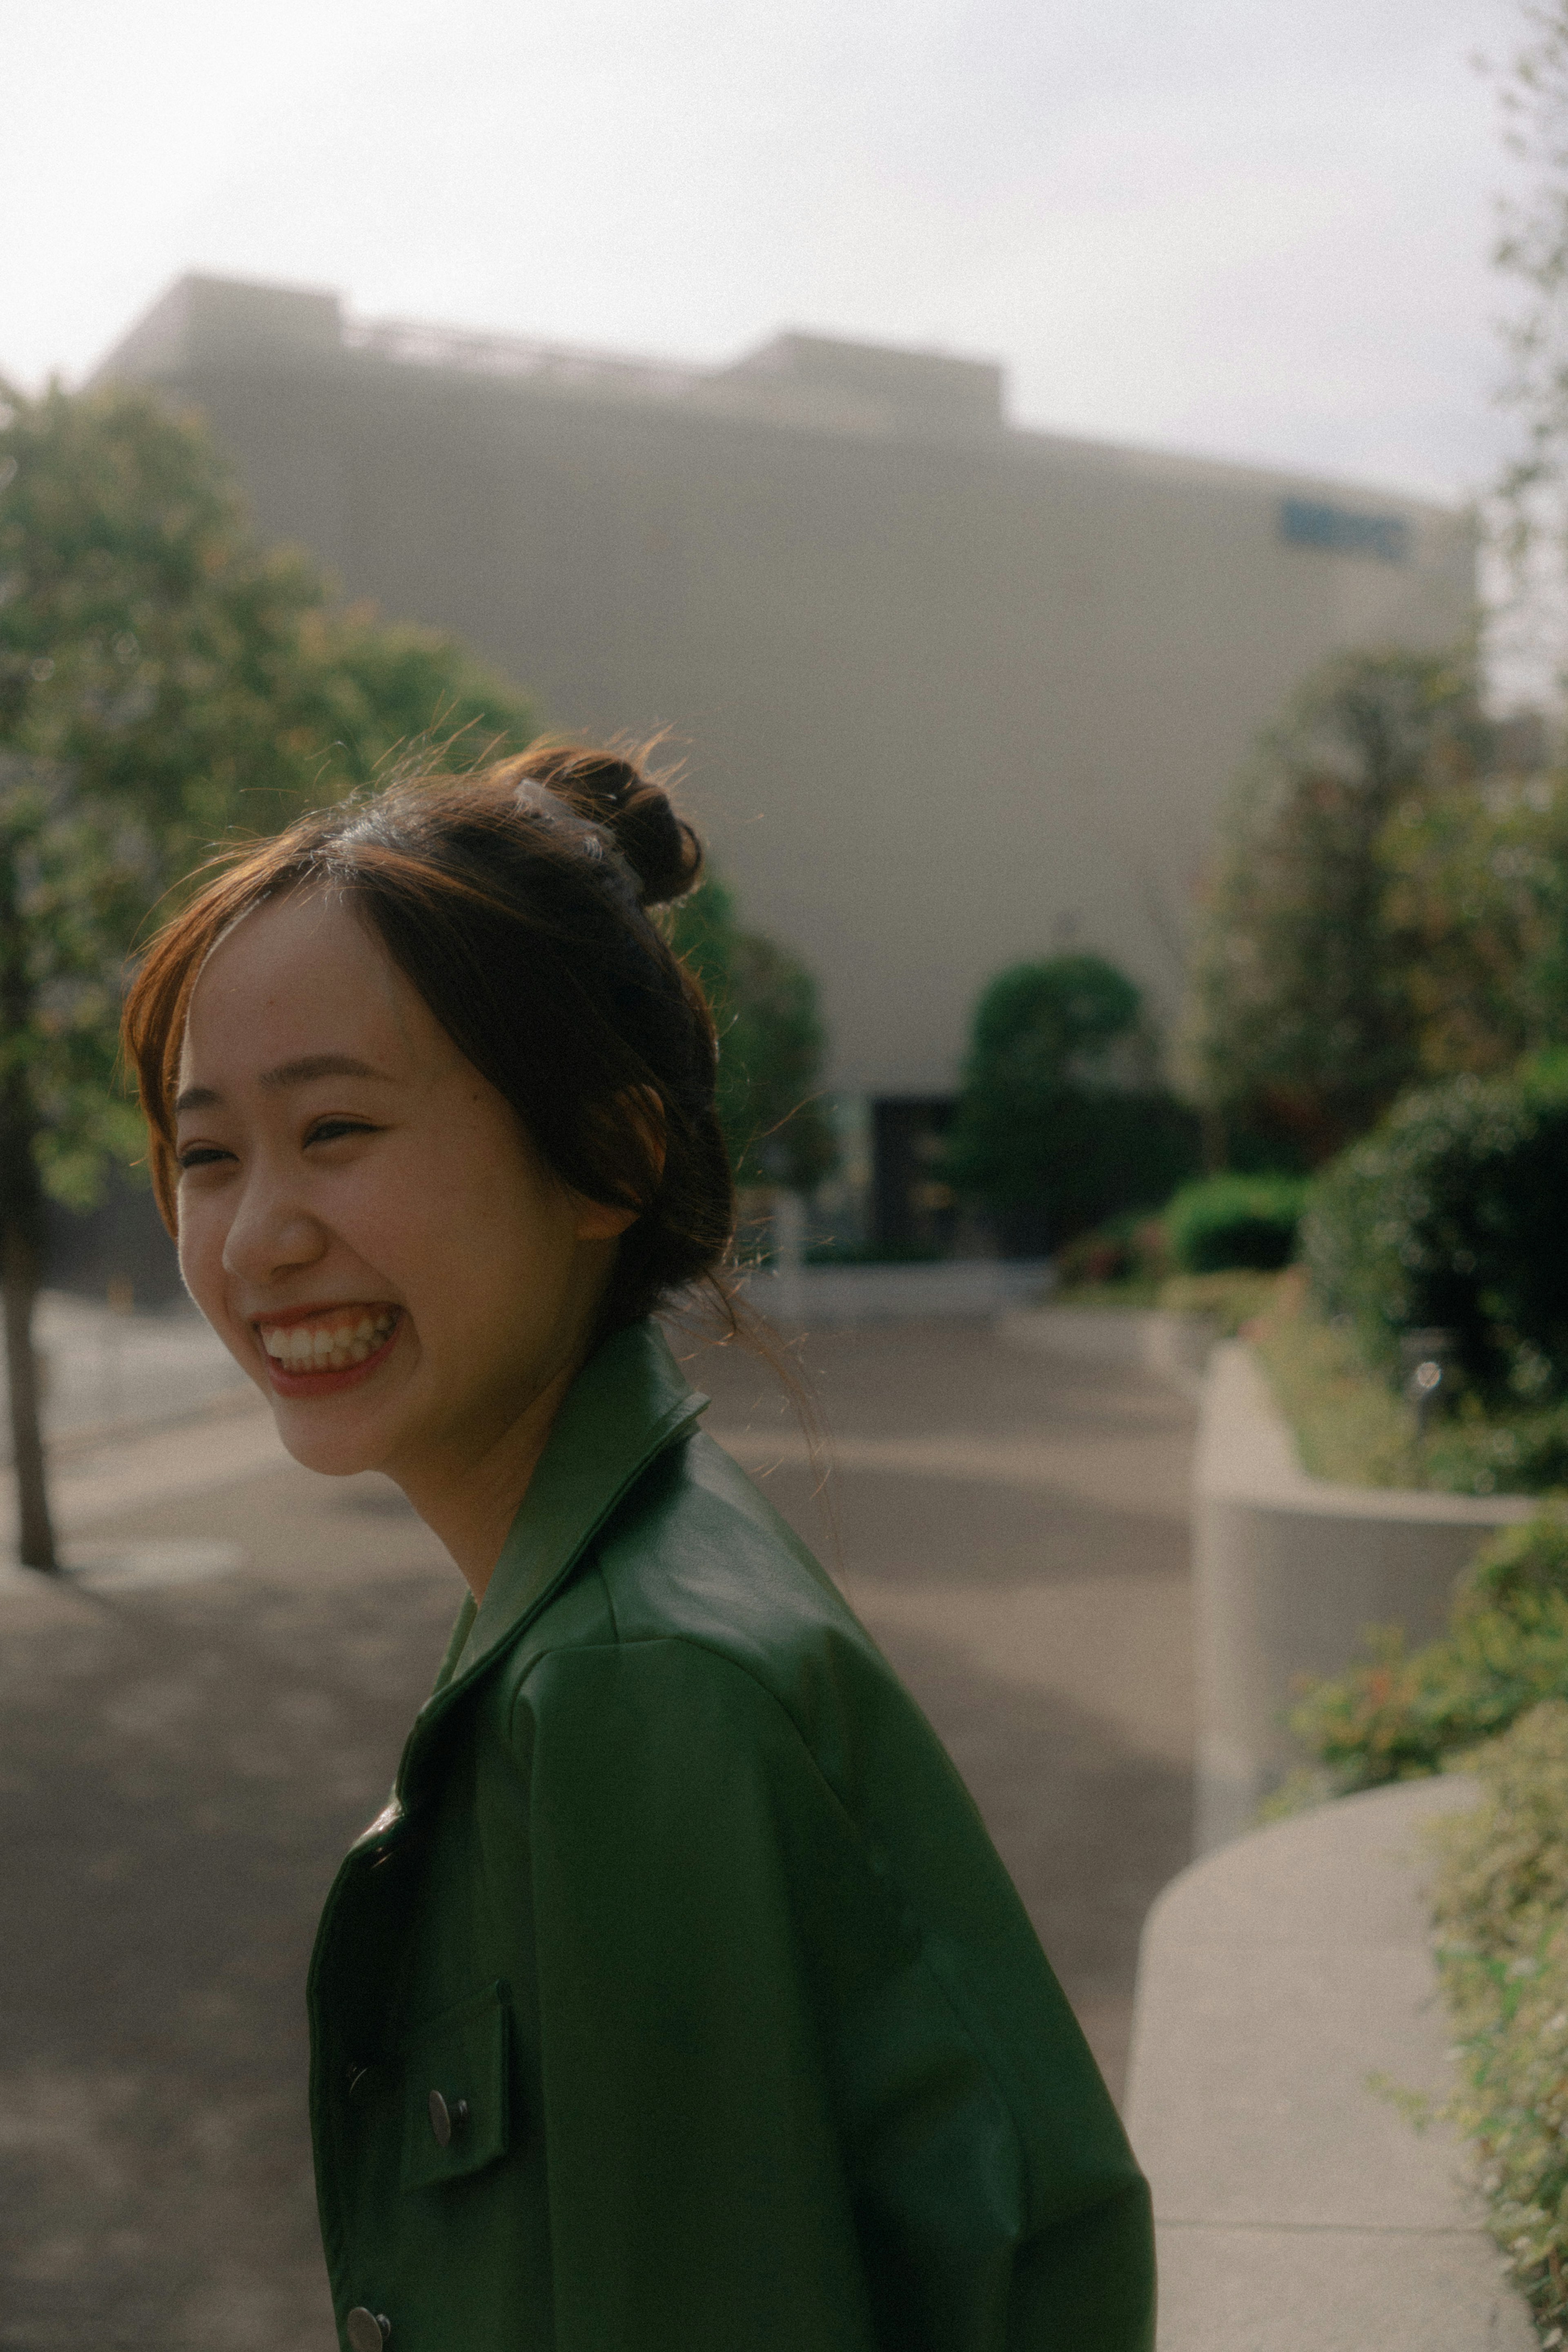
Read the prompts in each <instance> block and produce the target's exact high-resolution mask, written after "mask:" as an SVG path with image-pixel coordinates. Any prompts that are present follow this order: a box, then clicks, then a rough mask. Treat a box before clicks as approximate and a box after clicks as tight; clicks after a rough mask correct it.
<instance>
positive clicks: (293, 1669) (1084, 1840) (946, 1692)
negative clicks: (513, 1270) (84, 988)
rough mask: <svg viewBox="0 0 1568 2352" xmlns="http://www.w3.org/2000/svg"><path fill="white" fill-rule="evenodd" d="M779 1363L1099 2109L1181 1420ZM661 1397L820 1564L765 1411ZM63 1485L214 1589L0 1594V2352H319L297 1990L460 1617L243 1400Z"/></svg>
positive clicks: (1143, 1829)
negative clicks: (801, 1374)
mask: <svg viewBox="0 0 1568 2352" xmlns="http://www.w3.org/2000/svg"><path fill="white" fill-rule="evenodd" d="M808 1363H809V1367H810V1370H811V1372H812V1374H813V1377H814V1379H815V1381H816V1383H817V1386H818V1390H819V1392H820V1395H821V1400H822V1402H823V1404H824V1406H825V1408H826V1410H827V1412H828V1414H829V1416H830V1419H831V1423H832V1426H833V1429H834V1431H835V1433H836V1436H837V1440H838V1450H839V1457H840V1466H839V1469H838V1471H837V1474H836V1475H835V1478H834V1481H833V1487H834V1490H835V1493H836V1516H837V1524H838V1535H837V1558H838V1562H839V1572H840V1573H841V1577H842V1580H843V1582H844V1584H845V1587H846V1590H847V1591H848V1592H849V1595H850V1597H851V1599H852V1602H853V1603H854V1605H855V1606H856V1607H857V1608H858V1609H859V1610H860V1612H861V1613H862V1615H863V1617H864V1618H865V1620H866V1622H867V1623H868V1624H869V1625H870V1626H871V1628H872V1630H873V1633H875V1634H876V1636H877V1638H878V1639H879V1641H881V1642H882V1643H883V1646H884V1648H885V1649H886V1650H887V1652H888V1654H889V1655H890V1656H891V1657H892V1659H893V1661H894V1664H895V1665H896V1666H897V1667H898V1669H899V1670H900V1672H901V1673H903V1675H904V1677H905V1679H906V1680H907V1682H908V1683H909V1685H910V1686H911V1688H912V1689H913V1690H914V1691H915V1695H916V1696H917V1697H918V1698H919V1699H920V1701H921V1703H922V1704H923V1705H924V1706H925V1709H926V1711H927V1713H928V1714H929V1715H930V1716H931V1717H932V1719H933V1721H934V1722H935V1723H936V1727H937V1728H938V1730H939V1731H940V1732H941V1733H942V1735H943V1737H944V1738H945V1739H946V1742H947V1744H948V1746H949V1748H950V1749H951V1750H952V1752H953V1754H954V1756H955V1759H956V1761H957V1763H958V1765H959V1768H960V1769H961V1770H962V1771H963V1772H964V1774H965V1776H966V1778H967V1780H968V1782H969V1785H970V1787H971V1788H972V1790H974V1792H975V1794H976V1797H977V1801H978V1802H979V1804H980V1806H981V1810H982V1811H983V1812H984V1813H985V1815H986V1818H987V1820H988V1823H989V1825H990V1828H991V1830H992V1833H993V1835H994V1836H995V1837H996V1839H997V1842H998V1846H999V1847H1000V1849H1001V1852H1002V1853H1003V1856H1004V1859H1005V1860H1006V1861H1007V1863H1008V1864H1009V1868H1010V1869H1011V1870H1012V1872H1013V1874H1014V1876H1015V1878H1016V1879H1017V1881H1018V1884H1019V1887H1020V1890H1021V1891H1022V1893H1023V1895H1024V1899H1025V1901H1026V1903H1027V1904H1028V1905H1029V1906H1030V1912H1031V1914H1032V1916H1033V1917H1034V1919H1035V1921H1036V1924H1037V1926H1038V1927H1039V1928H1040V1933H1041V1937H1042V1939H1043V1940H1044V1942H1045V1945H1046V1948H1047V1950H1048V1951H1049V1952H1050V1953H1051V1958H1052V1959H1053V1960H1054V1961H1055V1963H1056V1965H1057V1968H1058V1969H1059V1972H1060V1973H1061V1977H1062V1979H1063V1981H1064V1983H1065V1985H1066V1987H1067V1990H1068V1991H1069V1994H1070V1995H1071V1998H1072V1999H1073V2000H1074V2002H1075V2004H1076V2006H1077V2007H1078V2010H1079V2013H1080V2015H1081V2016H1082V2018H1083V2020H1084V2022H1085V2025H1086V2027H1087V2029H1088V2031H1089V2032H1090V2035H1091V2039H1092V2041H1093V2042H1094V2044H1095V2047H1096V2050H1097V2051H1098V2053H1099V2054H1100V2056H1101V2060H1102V2063H1103V2065H1104V2067H1105V2069H1106V2071H1107V2074H1109V2075H1110V2076H1111V2078H1112V2080H1113V2084H1118V2085H1119V2083H1120V2080H1121V2076H1122V2072H1123V2068H1124V2057H1125V2047H1126V2039H1127V2032H1128V2024H1129V2020H1130V2012H1131V1998H1132V1990H1133V1982H1134V1968H1135V1958H1136V1943H1137V1934H1138V1929H1139V1926H1140V1923H1141V1921H1142V1917H1143V1915H1144V1912H1145V1909H1146V1907H1147V1905H1148V1903H1149V1901H1150V1900H1151V1898H1152V1897H1153V1895H1154V1894H1155V1892H1156V1890H1157V1889H1158V1887H1159V1886H1160V1885H1163V1884H1164V1882H1165V1881H1166V1879H1168V1878H1169V1877H1170V1876H1171V1875H1172V1874H1174V1872H1175V1871H1176V1870H1177V1869H1179V1868H1180V1867H1181V1865H1182V1864H1183V1863H1184V1862H1185V1861H1186V1855H1187V1852H1188V1839H1189V1836H1190V1755H1191V1698H1190V1690H1189V1687H1188V1676H1187V1659H1188V1654H1189V1629H1188V1622H1187V1576H1186V1491H1185V1481H1186V1461H1187V1454H1188V1447H1189V1439H1190V1413H1189V1410H1188V1408H1187V1407H1186V1404H1185V1403H1184V1402H1182V1400H1181V1399H1180V1398H1179V1397H1177V1396H1176V1395H1174V1394H1173V1393H1172V1392H1171V1391H1168V1390H1166V1389H1165V1388H1163V1387H1162V1386H1160V1385H1159V1384H1158V1383H1157V1382H1155V1381H1153V1380H1152V1379H1150V1378H1149V1377H1148V1376H1147V1375H1145V1374H1143V1373H1140V1372H1137V1371H1134V1370H1126V1369H1124V1368H1120V1367H1117V1366H1114V1365H1094V1364H1062V1363H1058V1362H1057V1361H1055V1360H1051V1359H1048V1358H1042V1357H1040V1356H1038V1355H1032V1354H1030V1353H1029V1352H1026V1351H1022V1350H1016V1349H1012V1348H1010V1347H1009V1346H1008V1345H1007V1343H1006V1342H1005V1341H1004V1340H1002V1339H998V1337H997V1335H996V1334H995V1333H993V1332H992V1331H990V1330H989V1329H988V1328H984V1327H982V1326H978V1325H961V1324H945V1325H930V1326H923V1327H913V1328H911V1327H905V1328H901V1329H897V1330H892V1331H888V1330H881V1331H879V1330H871V1329H868V1330H861V1331H845V1332H840V1333H834V1334H830V1335H824V1336H823V1337H822V1338H821V1339H819V1340H817V1341H816V1342H814V1343H813V1344H812V1345H811V1346H810V1349H808ZM691 1370H692V1372H693V1375H694V1377H695V1379H696V1380H697V1381H698V1382H699V1384H700V1385H702V1386H704V1387H706V1388H708V1389H709V1390H710V1391H712V1392H713V1394H714V1396H715V1409H714V1412H713V1414H712V1415H711V1416H710V1419H711V1423H712V1424H713V1426H714V1427H715V1428H716V1431H717V1433H719V1434H720V1435H721V1436H723V1437H724V1438H725V1439H726V1440H727V1442H729V1443H731V1444H733V1446H734V1448H735V1450H736V1451H737V1453H738V1454H739V1455H740V1456H741V1458H742V1459H743V1460H744V1461H745V1462H746V1463H747V1466H748V1467H750V1468H752V1469H753V1470H754V1471H755V1472H756V1473H757V1474H758V1475H759V1476H760V1477H761V1478H762V1481H763V1484H764V1486H765V1488H766V1491H768V1493H769V1494H770V1495H772V1496H773V1497H774V1498H775V1500H776V1501H777V1502H778V1503H779V1507H780V1508H782V1509H783V1510H784V1511H785V1513H786V1515H787V1516H788V1517H790V1518H791V1519H793V1520H794V1521H795V1522H796V1523H797V1524H798V1525H799V1526H800V1528H801V1530H802V1532H803V1533H804V1534H805V1536H806V1538H807V1539H808V1541H810V1542H811V1543H812V1544H813V1547H814V1548H815V1549H818V1550H819V1551H820V1552H821V1553H822V1554H823V1556H824V1557H828V1558H830V1559H831V1558H832V1557H833V1556H834V1538H833V1535H832V1531H831V1526H830V1524H829V1521H828V1518H827V1517H825V1516H824V1510H823V1507H822V1504H821V1500H820V1499H814V1497H813V1491H812V1489H813V1474H812V1472H811V1469H810V1465H809V1462H808V1461H807V1459H806V1453H807V1449H806V1447H805V1444H804V1443H803V1441H802V1440H801V1438H800V1433H799V1432H798V1430H797V1429H796V1427H795V1425H794V1423H792V1421H791V1420H790V1419H789V1414H788V1412H787V1411H786V1410H783V1409H781V1406H780V1402H779V1393H778V1391H777V1389H776V1388H775V1387H774V1386H773V1384H772V1382H771V1379H770V1376H769V1375H768V1373H766V1371H760V1370H758V1368H757V1367H756V1365H755V1363H754V1362H753V1361H752V1360H750V1359H747V1358H746V1357H745V1356H743V1355H741V1354H739V1353H738V1352H737V1351H736V1350H734V1349H727V1350H723V1351H717V1352H715V1351H711V1350H708V1351H702V1352H701V1353H699V1355H698V1356H697V1358H696V1360H694V1361H693V1363H692V1365H691ZM149 1448H151V1449H153V1451H154V1452H157V1450H158V1449H162V1453H161V1454H160V1455H159V1459H160V1460H161V1461H162V1471H161V1472H160V1474H159V1476H160V1477H161V1479H162V1484H160V1483H159V1479H158V1478H157V1477H154V1476H153V1475H152V1472H151V1471H150V1469H149V1464H150V1462H151V1461H152V1454H150V1453H149V1451H148V1449H149ZM225 1449H226V1450H225ZM182 1465H183V1467H182ZM73 1479H74V1480H75V1481H76V1482H77V1483H76V1486H75V1491H74V1496H73V1498H72V1499H71V1501H70V1503H69V1506H68V1522H69V1525H70V1526H71V1528H72V1529H73V1530H74V1532H75V1534H76V1536H77V1538H78V1541H80V1542H82V1543H86V1542H88V1541H89V1540H93V1539H96V1540H97V1541H98V1542H99V1545H100V1546H103V1547H105V1548H108V1549H113V1548H115V1547H116V1546H120V1547H123V1546H125V1545H131V1544H143V1545H149V1544H162V1545H167V1544H170V1543H181V1542H183V1543H198V1542H206V1543H212V1542H223V1541H228V1542H237V1543H239V1544H240V1545H241V1546H242V1547H243V1549H244V1552H245V1555H246V1559H245V1565H244V1567H243V1568H242V1569H240V1570H237V1571H236V1572H235V1573H233V1574H229V1575H226V1576H222V1577H216V1578H214V1579H212V1580H204V1581H192V1582H186V1583H183V1584H169V1585H156V1584H143V1585H141V1586H134V1585H128V1584H125V1583H123V1582H117V1581H116V1580H114V1579H113V1578H112V1576H109V1575H105V1576H103V1577H101V1578H99V1580H96V1581H94V1582H93V1583H91V1584H87V1583H84V1582H83V1581H80V1580H73V1581H71V1582H70V1583H69V1584H68V1585H66V1586H64V1587H63V1588H62V1587H56V1586H51V1585H48V1584H46V1583H44V1582H43V1581H42V1580H36V1581H34V1580H22V1579H20V1578H19V1577H18V1578H16V1579H13V1580H9V1581H8V1582H7V1583H6V1584H5V1588H4V1589H3V1590H0V1835H3V1837H4V1842H5V1854H6V1864H7V1866H6V1889H7V1892H6V1896H5V1902H4V1904H3V1905H0V2347H3V2352H56V2347H61V2352H63V2347H67V2346H71V2347H75V2346H76V2345H78V2343H80V2342H83V2341H88V2342H91V2343H92V2344H93V2345H95V2346H101V2347H114V2352H120V2347H123V2352H212V2347H215V2346H218V2345H222V2346H223V2347H225V2352H231V2348H232V2352H321V2347H323V2346H324V2345H325V2343H326V2342H327V2340H328V2321H327V2306H326V2298H325V2288H324V2283H323V2280H322V2276H321V2270H320V2261H319V2252H318V2249H317V2245H316V2237H315V2221H314V2210H313V2204H312V2199H311V2191H310V2183H309V2158H308V2141H307V2137H306V2132H305V2119H304V2099H303V2092H304V2063H305V2047H304V2031H303V2020H302V2014H301V1997H300V1996H301V1986H302V1982H303V1975H304V1968H305V1962H306V1958H307V1957H308V1948H309V1941H310V1937H311V1933H312V1931H313V1927H314V1923H315V1917H316V1914H317V1911H318V1908H319V1903H320V1900H321V1897H322V1895H323V1894H324V1892H325V1890H326V1886H327V1885H328V1883H329V1879H330V1876H331V1874H332V1871H333V1869H334V1868H335V1866H336V1863H337V1860H338V1858H339V1856H340V1853H341V1850H342V1848H343V1846H344V1844H345V1843H347V1841H348V1839H349V1838H350V1836H351V1835H352V1834H353V1832H354V1831H355V1830H356V1829H357V1828H358V1827H359V1826H361V1823H362V1822H364V1820H365V1819H366V1818H368V1816H369V1815H370V1814H371V1812H372V1811H375V1809H376V1808H377V1807H378V1806H379V1804H380V1802H381V1801H382V1796H383V1794H384V1790H385V1787H386V1784H387V1781H388V1780H389V1778H390V1776H391V1773H392V1767H393V1765H394V1763H395V1760H396V1756H397V1752H398V1748H399V1747H400V1745H401V1742H402V1736H403V1733H404V1730H405V1729H406V1727H407V1724H408V1721H409V1719H410V1717H411V1716H412V1715H413V1710H414V1708H415V1707H416V1706H417V1705H418V1703H419V1700H420V1698H421V1697H422V1696H423V1693H424V1691H425V1689H426V1688H427V1687H428V1684H429V1680H430V1676H431V1675H432V1673H433V1671H434V1665H435V1663H436V1660H437V1659H438V1657H439V1655H440V1652H441V1647H442V1643H443V1640H444V1633H445V1630H446V1627H447V1625H448V1623H449V1622H450V1618H451V1616H452V1613H453V1612H454V1610H455V1605H456V1601H457V1599H458V1587H457V1584H456V1580H455V1574H454V1572H453V1571H452V1570H450V1568H449V1567H447V1566H446V1565H445V1564H444V1562H443V1561H442V1560H441V1559H440V1557H439V1556H438V1553H437V1550H436V1547H435V1546H434V1543H433V1541H432V1539H431V1538H430V1537H429V1536H428V1534H427V1533H426V1532H425V1530H424V1529H423V1528H422V1527H421V1526H420V1524H419V1522H418V1521H417V1520H415V1519H414V1518H413V1516H412V1515H411V1514H410V1513H409V1512H408V1511H407V1509H406V1507H404V1506H403V1505H402V1500H401V1497H399V1496H397V1495H396V1494H395V1493H394V1492H393V1490H392V1489H391V1488H390V1487H388V1486H386V1485H385V1484H384V1482H382V1481H380V1480H378V1479H375V1478H370V1477H366V1478H358V1479H350V1480H345V1481H340V1482H329V1481H322V1480H318V1479H316V1478H314V1477H312V1476H311V1475H310V1474H308V1472H305V1471H302V1470H299V1469H298V1467H297V1466H296V1465H292V1464H290V1463H288V1462H287V1460H286V1459H280V1458H279V1456H278V1454H277V1451H276V1447H275V1445H274V1444H273V1441H271V1440H270V1438H269V1435H268V1428H267V1422H266V1420H265V1419H264V1418H263V1416H262V1415H261V1413H260V1412H255V1413H252V1412H249V1411H248V1410H247V1409H246V1408H245V1407H244V1405H243V1404H240V1405H238V1406H236V1407H235V1408H234V1409H232V1410H229V1411H226V1412H225V1411H223V1410H221V1409H220V1410H219V1411H217V1412H214V1413H211V1414H209V1415H208V1417H207V1418H206V1419H205V1420H204V1421H203V1422H201V1423H196V1424H194V1425H193V1429H192V1430H191V1431H190V1432H187V1433H182V1437H181V1439H180V1440H179V1441H178V1442H176V1443H173V1444H169V1443H168V1440H167V1439H166V1438H165V1437H164V1436H155V1437H149V1438H147V1439H145V1440H143V1441H141V1444H130V1445H120V1446H119V1447H118V1448H117V1447H116V1446H115V1445H113V1444H100V1445H99V1446H98V1447H97V1448H96V1450H95V1451H94V1452H93V1453H92V1454H90V1455H79V1456H78V1458H77V1461H76V1463H75V1464H74V1465H72V1464H69V1463H68V1464H67V1465H65V1475H64V1478H63V1480H62V1486H61V1493H62V1496H64V1495H65V1494H66V1492H67V1490H68V1488H70V1487H71V1485H72V1481H73ZM94 1481H96V1485H94V1484H93V1482H94ZM182 1482H183V1483H182Z"/></svg>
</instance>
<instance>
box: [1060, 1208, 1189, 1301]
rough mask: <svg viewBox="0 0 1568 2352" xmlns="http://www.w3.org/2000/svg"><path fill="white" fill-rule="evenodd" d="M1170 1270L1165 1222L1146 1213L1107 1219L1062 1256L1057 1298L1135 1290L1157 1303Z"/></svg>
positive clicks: (1126, 1213)
mask: <svg viewBox="0 0 1568 2352" xmlns="http://www.w3.org/2000/svg"><path fill="white" fill-rule="evenodd" d="M1169 1265H1170V1249H1169V1245H1168V1244H1167V1241H1166V1229H1165V1225H1164V1223H1163V1222H1162V1221H1161V1220H1160V1219H1159V1218H1158V1217H1151V1216H1150V1215H1149V1213H1148V1212H1147V1211H1146V1210H1140V1209H1128V1210H1124V1211H1123V1213H1122V1214H1121V1215H1120V1216H1118V1217H1107V1218H1106V1219H1105V1221H1104V1223H1103V1224H1099V1225H1093V1226H1091V1228H1090V1230H1089V1231H1088V1232H1087V1233H1086V1234H1078V1235H1077V1236H1076V1237H1075V1238H1074V1239H1073V1240H1072V1241H1070V1242H1069V1243H1068V1244H1067V1246H1066V1248H1065V1249H1061V1250H1059V1251H1058V1252H1057V1254H1056V1281H1057V1291H1056V1292H1055V1293H1053V1294H1052V1295H1053V1296H1056V1295H1058V1294H1059V1293H1060V1292H1061V1291H1063V1290H1075V1289H1086V1290H1090V1289H1093V1288H1094V1287H1095V1286H1102V1285H1104V1284H1107V1283H1114V1284H1117V1285H1119V1286H1121V1287H1122V1288H1123V1289H1125V1287H1126V1286H1127V1285H1128V1284H1135V1285H1137V1286H1140V1287H1141V1288H1146V1289H1147V1290H1148V1291H1149V1294H1150V1297H1151V1298H1152V1297H1153V1294H1154V1290H1155V1286H1157V1285H1158V1283H1159V1282H1160V1281H1161V1279H1162V1278H1163V1276H1165V1275H1166V1272H1167V1271H1168V1269H1169Z"/></svg>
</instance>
